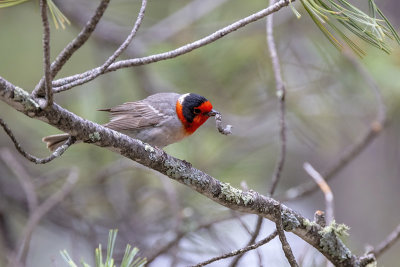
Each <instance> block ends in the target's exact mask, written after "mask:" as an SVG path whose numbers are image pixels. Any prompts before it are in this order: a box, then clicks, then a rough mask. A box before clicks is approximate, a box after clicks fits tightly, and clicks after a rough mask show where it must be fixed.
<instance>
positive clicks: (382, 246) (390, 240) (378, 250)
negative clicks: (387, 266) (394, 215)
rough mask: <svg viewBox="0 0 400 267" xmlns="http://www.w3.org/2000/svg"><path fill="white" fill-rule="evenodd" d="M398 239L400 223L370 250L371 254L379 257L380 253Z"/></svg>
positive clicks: (399, 236) (399, 237)
mask: <svg viewBox="0 0 400 267" xmlns="http://www.w3.org/2000/svg"><path fill="white" fill-rule="evenodd" d="M399 239H400V224H399V225H398V226H397V227H396V229H394V231H393V232H391V233H390V235H389V236H388V237H387V238H386V239H385V240H384V241H382V243H380V244H379V245H378V246H377V247H376V248H375V249H374V250H373V251H372V252H370V253H372V254H374V255H375V257H376V258H379V257H380V256H382V254H383V253H384V252H385V251H386V250H388V249H389V248H390V247H391V246H393V245H394V243H396V242H397V241H399Z"/></svg>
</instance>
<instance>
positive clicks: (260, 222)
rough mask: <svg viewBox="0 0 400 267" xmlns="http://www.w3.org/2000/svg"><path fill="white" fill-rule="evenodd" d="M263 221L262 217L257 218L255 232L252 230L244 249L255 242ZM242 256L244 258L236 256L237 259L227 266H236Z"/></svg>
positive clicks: (240, 255) (239, 255) (242, 254)
mask: <svg viewBox="0 0 400 267" xmlns="http://www.w3.org/2000/svg"><path fill="white" fill-rule="evenodd" d="M263 219H264V218H263V217H261V216H258V218H257V222H256V227H255V230H254V232H253V234H252V235H251V237H250V240H249V241H248V242H247V244H246V247H248V246H251V245H253V244H254V242H256V239H257V237H258V235H259V234H260V231H261V226H262V223H263ZM232 256H235V255H232ZM243 256H244V253H240V254H238V255H237V257H236V258H234V259H233V261H232V262H231V264H229V266H230V267H234V266H237V265H238V264H239V261H240V259H241V258H242V257H243Z"/></svg>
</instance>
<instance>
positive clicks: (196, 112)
mask: <svg viewBox="0 0 400 267" xmlns="http://www.w3.org/2000/svg"><path fill="white" fill-rule="evenodd" d="M200 112H201V110H200V109H199V108H194V109H193V113H194V114H200Z"/></svg>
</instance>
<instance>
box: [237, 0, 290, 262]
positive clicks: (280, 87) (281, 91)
mask: <svg viewBox="0 0 400 267" xmlns="http://www.w3.org/2000/svg"><path fill="white" fill-rule="evenodd" d="M269 4H270V6H274V4H275V1H274V0H270V3H269ZM266 32H267V44H268V49H269V52H270V56H271V61H272V66H273V71H274V76H275V84H276V95H277V96H278V99H279V110H280V113H279V128H280V131H279V135H280V143H281V146H280V155H279V160H278V162H277V164H276V166H275V170H274V173H273V175H272V185H271V188H270V190H269V194H270V196H273V194H274V192H275V189H276V187H277V185H278V182H279V179H280V177H281V173H282V170H283V165H284V163H285V157H286V123H285V93H286V92H285V86H284V84H283V80H282V76H281V67H280V64H279V58H278V53H277V51H276V46H275V41H274V35H273V13H271V14H270V15H269V16H268V17H267V22H266ZM262 222H263V218H262V217H259V218H258V219H257V225H256V231H254V234H253V235H252V237H251V239H250V241H249V243H248V245H250V244H252V243H254V242H255V240H256V239H257V237H258V235H259V233H260V229H261V225H262ZM257 230H258V231H257ZM240 257H241V256H238V257H236V258H235V260H234V261H233V262H232V263H231V265H230V266H236V265H237V263H238V262H239V260H240Z"/></svg>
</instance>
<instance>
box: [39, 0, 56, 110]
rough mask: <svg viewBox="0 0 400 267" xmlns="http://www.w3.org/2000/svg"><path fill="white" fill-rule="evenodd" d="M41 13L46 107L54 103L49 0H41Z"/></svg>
mask: <svg viewBox="0 0 400 267" xmlns="http://www.w3.org/2000/svg"><path fill="white" fill-rule="evenodd" d="M40 15H41V16H42V24H43V61H44V62H43V65H44V66H43V69H44V77H45V78H44V87H45V91H46V103H45V105H44V107H45V108H46V107H48V106H51V105H52V104H53V88H52V81H53V76H52V74H51V71H50V26H49V20H48V17H47V0H40Z"/></svg>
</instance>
